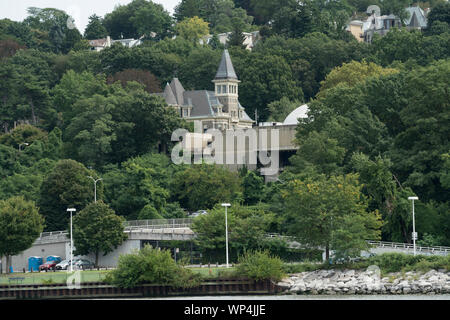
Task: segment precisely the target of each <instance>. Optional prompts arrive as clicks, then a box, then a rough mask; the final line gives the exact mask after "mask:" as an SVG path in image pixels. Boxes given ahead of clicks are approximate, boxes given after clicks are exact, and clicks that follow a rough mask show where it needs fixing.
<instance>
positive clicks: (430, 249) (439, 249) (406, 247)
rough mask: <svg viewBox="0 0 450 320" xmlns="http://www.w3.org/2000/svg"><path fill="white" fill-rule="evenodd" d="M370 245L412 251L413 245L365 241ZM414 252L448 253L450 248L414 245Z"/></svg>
mask: <svg viewBox="0 0 450 320" xmlns="http://www.w3.org/2000/svg"><path fill="white" fill-rule="evenodd" d="M367 242H368V243H369V244H370V245H373V246H376V247H377V248H392V249H404V250H411V251H413V250H414V245H413V244H410V243H401V242H386V241H373V240H368V241H367ZM416 252H427V253H445V254H449V253H450V247H444V246H436V247H423V246H417V245H416Z"/></svg>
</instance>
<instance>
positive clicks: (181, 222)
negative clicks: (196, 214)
mask: <svg viewBox="0 0 450 320" xmlns="http://www.w3.org/2000/svg"><path fill="white" fill-rule="evenodd" d="M192 221H193V219H192V218H184V219H150V220H133V221H125V222H124V227H125V229H126V230H127V229H139V228H143V229H165V228H187V227H190V226H191V225H192Z"/></svg>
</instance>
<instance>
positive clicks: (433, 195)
mask: <svg viewBox="0 0 450 320" xmlns="http://www.w3.org/2000/svg"><path fill="white" fill-rule="evenodd" d="M449 72H450V61H449V60H444V61H437V62H434V63H432V64H431V65H429V66H427V67H423V68H417V69H415V70H413V71H412V72H409V73H408V74H407V75H406V77H405V78H404V79H403V81H404V83H405V86H404V89H403V90H405V91H404V97H406V101H405V102H406V106H405V107H404V108H403V109H402V110H401V111H399V116H400V119H401V121H402V123H403V125H404V130H403V131H402V132H400V133H399V134H397V135H396V137H395V138H394V143H393V145H392V148H391V150H390V152H389V154H390V158H391V159H392V161H393V163H394V165H393V171H394V172H396V173H397V176H398V179H399V180H400V181H402V182H403V181H404V183H405V186H409V187H411V188H412V189H413V190H414V192H415V193H417V194H420V195H421V199H423V200H424V201H428V200H431V199H433V200H435V201H438V202H443V201H447V200H448V197H446V196H445V193H446V192H445V189H444V188H443V186H442V185H441V182H440V172H441V170H442V168H443V166H444V161H443V159H442V157H441V155H442V154H444V153H446V152H448V150H449V140H448V137H449V136H450V132H449V126H448V119H449V112H450V110H449V108H448V101H449V99H450V97H449V92H448V81H447V75H448V73H449ZM419 114H420V117H418V116H417V115H419Z"/></svg>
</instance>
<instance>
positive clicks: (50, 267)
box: [39, 261, 58, 271]
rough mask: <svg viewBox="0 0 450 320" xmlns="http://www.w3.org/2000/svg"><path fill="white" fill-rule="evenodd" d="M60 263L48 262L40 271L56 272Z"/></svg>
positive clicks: (41, 266) (40, 267)
mask: <svg viewBox="0 0 450 320" xmlns="http://www.w3.org/2000/svg"><path fill="white" fill-rule="evenodd" d="M57 264H58V261H47V262H46V263H43V264H41V265H40V266H39V271H48V270H56V265H57Z"/></svg>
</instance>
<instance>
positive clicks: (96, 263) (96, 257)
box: [95, 251, 98, 268]
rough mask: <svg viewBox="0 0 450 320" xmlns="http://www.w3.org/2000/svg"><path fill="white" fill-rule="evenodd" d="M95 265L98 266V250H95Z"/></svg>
mask: <svg viewBox="0 0 450 320" xmlns="http://www.w3.org/2000/svg"><path fill="white" fill-rule="evenodd" d="M95 267H96V268H98V251H96V252H95Z"/></svg>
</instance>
